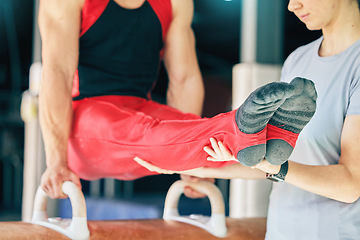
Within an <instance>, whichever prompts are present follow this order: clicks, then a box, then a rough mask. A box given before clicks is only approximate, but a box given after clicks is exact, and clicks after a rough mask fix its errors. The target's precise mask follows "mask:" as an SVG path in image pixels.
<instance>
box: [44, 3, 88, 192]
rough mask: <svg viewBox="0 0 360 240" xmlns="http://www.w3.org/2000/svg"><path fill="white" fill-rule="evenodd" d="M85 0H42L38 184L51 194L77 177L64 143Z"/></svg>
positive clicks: (76, 179) (67, 130)
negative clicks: (41, 166)
mask: <svg viewBox="0 0 360 240" xmlns="http://www.w3.org/2000/svg"><path fill="white" fill-rule="evenodd" d="M83 2H84V0H41V1H40V7H39V28H40V34H41V38H42V60H43V72H42V86H41V90H40V96H39V108H40V113H39V115H40V124H41V129H42V134H43V139H44V144H45V154H46V165H47V168H46V170H45V172H44V174H43V175H42V178H41V185H42V187H43V189H44V191H45V192H46V193H47V194H48V195H49V196H50V197H52V198H59V197H65V195H64V194H63V193H62V191H61V187H60V186H61V184H62V183H63V182H64V181H66V180H70V181H72V182H74V183H75V184H77V185H78V186H80V180H79V178H78V176H77V175H75V174H74V173H73V172H72V171H70V169H69V168H68V165H67V143H68V137H69V133H70V127H71V121H72V97H71V90H72V80H73V76H74V73H75V71H76V69H77V62H78V52H79V46H78V42H79V33H80V18H81V8H82V5H83Z"/></svg>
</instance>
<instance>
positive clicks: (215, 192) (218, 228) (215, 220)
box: [163, 180, 227, 237]
mask: <svg viewBox="0 0 360 240" xmlns="http://www.w3.org/2000/svg"><path fill="white" fill-rule="evenodd" d="M186 186H190V187H191V188H193V189H194V190H197V191H199V192H201V193H203V194H205V195H207V197H208V198H209V200H210V204H211V217H210V218H209V217H206V216H202V215H189V216H180V215H179V212H178V203H179V199H180V196H181V194H182V193H183V192H184V187H186ZM163 219H164V220H174V221H179V222H185V223H189V224H192V225H195V226H197V227H201V228H203V229H205V230H206V231H208V232H210V233H211V234H213V235H215V236H216V237H225V236H226V233H227V229H226V218H225V206H224V199H223V196H222V194H221V192H220V190H219V189H218V188H217V187H216V186H215V185H214V184H212V183H210V182H206V181H199V182H197V183H189V182H184V181H182V180H178V181H176V182H175V183H173V185H172V186H171V187H170V189H169V191H168V193H167V195H166V199H165V207H164V215H163Z"/></svg>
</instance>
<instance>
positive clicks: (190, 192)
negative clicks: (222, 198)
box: [180, 174, 215, 198]
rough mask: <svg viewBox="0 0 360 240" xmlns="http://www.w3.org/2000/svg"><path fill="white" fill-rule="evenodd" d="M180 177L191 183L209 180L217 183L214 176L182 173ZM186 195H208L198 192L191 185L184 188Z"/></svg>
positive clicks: (202, 196) (194, 196)
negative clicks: (203, 176)
mask: <svg viewBox="0 0 360 240" xmlns="http://www.w3.org/2000/svg"><path fill="white" fill-rule="evenodd" d="M180 178H181V180H183V181H185V182H191V183H197V182H199V181H207V182H211V183H215V179H214V178H199V177H194V176H189V175H186V174H180ZM184 195H185V196H186V197H188V198H204V197H206V194H203V193H201V192H198V191H196V190H194V189H193V188H191V187H189V186H186V187H185V188H184Z"/></svg>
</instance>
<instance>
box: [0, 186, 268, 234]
mask: <svg viewBox="0 0 360 240" xmlns="http://www.w3.org/2000/svg"><path fill="white" fill-rule="evenodd" d="M185 186H191V187H192V188H194V189H196V190H197V191H199V192H202V193H204V194H206V195H207V196H208V198H209V200H210V204H211V216H210V217H208V216H202V215H195V214H192V215H189V216H181V215H179V212H178V202H179V198H180V196H181V194H182V193H183V191H184V187H185ZM62 189H63V192H64V193H65V194H66V195H68V196H69V198H70V202H71V205H72V210H73V211H72V215H73V216H72V219H61V218H48V216H47V212H46V208H47V198H48V197H47V195H46V193H45V192H44V191H43V190H42V188H41V187H40V186H39V187H38V190H37V192H36V195H35V202H34V212H33V218H32V221H31V223H26V222H0V239H1V240H8V239H11V240H12V239H14V240H15V239H16V240H22V239H24V240H25V239H29V240H30V239H37V240H42V239H54V240H56V239H59V240H62V239H73V240H95V239H99V240H101V239H104V240H121V239H131V240H133V239H134V240H136V239H144V240H160V239H165V240H166V239H171V240H178V239H187V240H199V239H207V240H211V239H224V240H235V239H236V240H263V239H264V238H265V228H266V219H265V218H247V219H234V218H226V217H225V207H224V201H223V197H222V195H221V192H220V191H219V189H218V188H217V187H216V186H215V185H214V184H212V183H209V182H204V181H200V182H198V183H187V182H184V181H181V180H179V181H177V182H175V183H174V184H173V185H172V186H171V187H170V189H169V191H168V193H167V196H166V199H165V207H164V214H163V219H151V220H115V221H87V215H86V204H85V198H84V195H83V193H82V191H81V190H80V189H79V188H78V187H77V186H76V185H75V184H73V183H72V182H64V183H63V186H62Z"/></svg>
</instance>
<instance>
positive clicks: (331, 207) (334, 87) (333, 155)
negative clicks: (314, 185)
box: [266, 37, 360, 240]
mask: <svg viewBox="0 0 360 240" xmlns="http://www.w3.org/2000/svg"><path fill="white" fill-rule="evenodd" d="M322 41H323V38H322V37H321V38H319V39H317V40H316V41H314V42H312V43H310V44H308V45H305V46H302V47H300V48H298V49H297V50H296V51H294V52H293V53H292V54H291V55H290V56H289V57H288V59H287V60H286V61H285V63H284V66H283V71H282V76H281V81H285V82H290V81H291V80H292V79H293V78H294V77H304V78H308V79H311V80H313V81H314V83H315V86H316V90H317V93H318V100H317V109H316V113H315V115H314V117H313V118H312V120H311V121H310V122H309V124H308V125H307V126H306V127H305V128H304V130H303V131H302V132H301V133H300V136H299V139H298V141H297V145H296V147H295V149H294V152H293V154H292V155H291V156H290V160H292V161H295V162H299V163H303V164H308V165H330V164H337V163H338V162H339V159H340V154H341V148H340V139H341V131H342V127H343V123H344V120H345V117H346V116H348V115H360V40H359V41H357V42H356V43H354V44H353V45H352V46H351V47H350V48H348V49H346V50H345V51H344V52H342V53H341V54H338V55H334V56H330V57H320V56H319V55H318V50H319V47H320V45H321V43H322ZM358 144H359V145H360V143H358ZM359 147H360V146H359ZM358 161H360V159H358ZM267 222H268V223H267V233H266V239H267V240H299V239H304V240H305V239H306V240H317V239H318V240H324V239H326V240H332V239H334V240H340V239H341V240H345V239H346V240H348V239H354V240H355V239H357V240H359V239H360V200H358V201H356V202H355V203H353V204H346V203H342V202H339V201H335V200H331V199H329V198H325V197H322V196H319V195H316V194H312V193H310V192H307V191H304V190H302V189H300V188H298V187H295V186H293V185H290V184H288V183H275V184H274V185H273V190H272V193H271V196H270V205H269V212H268V221H267Z"/></svg>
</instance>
